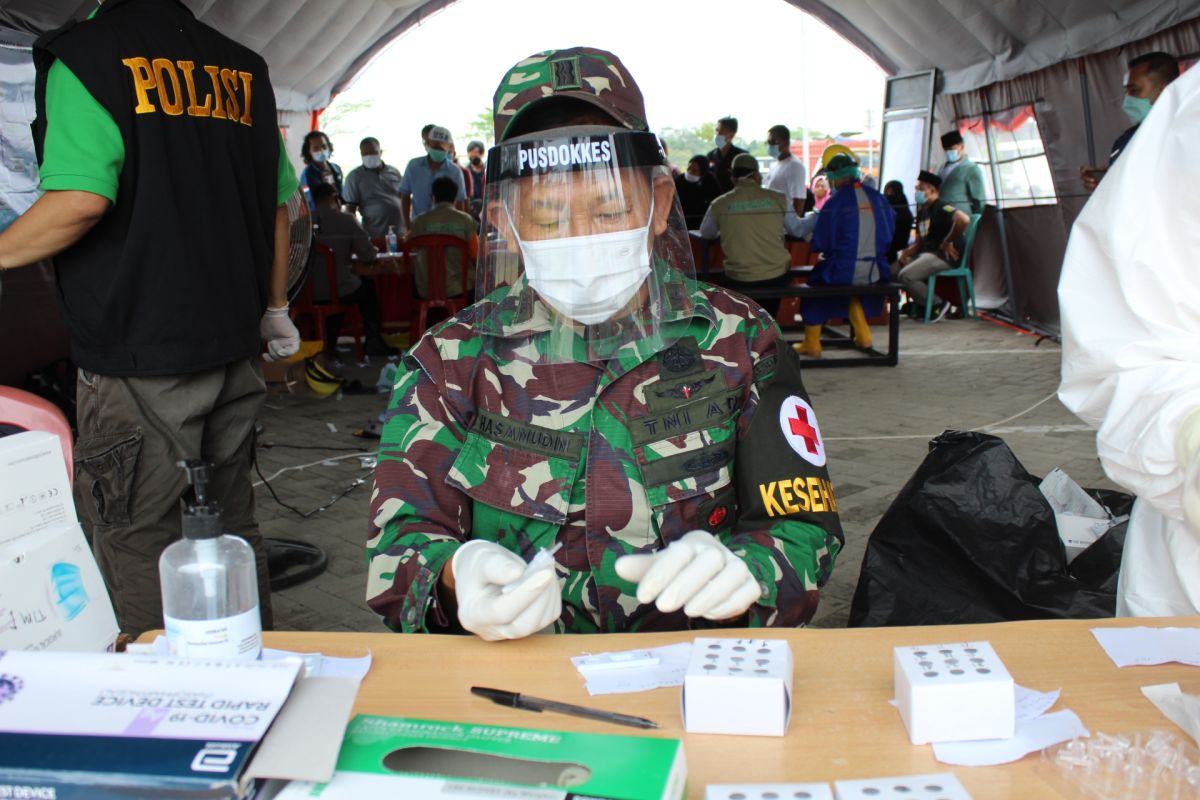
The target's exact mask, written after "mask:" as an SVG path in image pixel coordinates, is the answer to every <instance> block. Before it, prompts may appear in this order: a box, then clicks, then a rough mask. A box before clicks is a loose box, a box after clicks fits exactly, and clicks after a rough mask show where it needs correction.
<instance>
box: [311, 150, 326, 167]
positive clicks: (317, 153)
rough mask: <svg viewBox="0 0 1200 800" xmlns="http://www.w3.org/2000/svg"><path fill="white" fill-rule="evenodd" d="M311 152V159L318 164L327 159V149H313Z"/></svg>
mask: <svg viewBox="0 0 1200 800" xmlns="http://www.w3.org/2000/svg"><path fill="white" fill-rule="evenodd" d="M311 152H312V160H313V161H315V162H317V163H318V164H324V163H325V162H326V161H327V160H328V159H329V151H328V150H313V151H311Z"/></svg>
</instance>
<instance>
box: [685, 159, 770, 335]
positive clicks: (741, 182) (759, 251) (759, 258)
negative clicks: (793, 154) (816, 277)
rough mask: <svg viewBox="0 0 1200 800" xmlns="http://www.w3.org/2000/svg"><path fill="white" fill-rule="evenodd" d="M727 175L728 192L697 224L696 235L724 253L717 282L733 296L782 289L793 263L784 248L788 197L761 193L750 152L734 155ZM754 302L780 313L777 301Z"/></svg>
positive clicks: (761, 187)
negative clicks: (714, 242) (717, 244)
mask: <svg viewBox="0 0 1200 800" xmlns="http://www.w3.org/2000/svg"><path fill="white" fill-rule="evenodd" d="M730 170H731V173H730V174H731V175H732V176H733V183H734V187H733V191H729V192H726V193H725V194H723V195H721V196H720V197H718V198H717V199H716V200H714V201H713V202H712V205H711V206H709V207H708V211H707V212H706V213H705V214H704V220H703V221H702V222H701V223H700V235H701V236H703V237H704V238H705V239H716V238H718V237H719V238H720V239H721V249H722V250H724V251H725V275H724V276H723V280H720V281H719V283H720V284H721V285H722V286H725V287H727V288H729V289H733V290H734V291H735V292H736V291H737V290H738V289H758V288H763V287H772V286H786V285H787V284H788V282H789V281H791V275H790V274H789V273H788V270H789V268H790V265H791V261H792V257H791V254H790V253H789V252H788V249H787V248H786V247H785V246H784V244H783V236H784V231H785V229H784V224H783V218H784V216H785V215H786V214H787V211H788V200H787V197H786V196H785V195H784V194H783V192H776V191H774V190H772V189H764V188H763V186H762V174H761V173H760V172H759V171H758V159H756V158H755V157H754V156H752V155H750V154H749V153H739V154H738V155H736V156H734V159H733V164H732V165H731V167H730ZM757 300H758V303H759V305H761V306H762V307H763V308H765V309H766V310H767V313H769V314H770V315H771V316H775V312H776V311H778V310H779V298H778V297H772V298H757Z"/></svg>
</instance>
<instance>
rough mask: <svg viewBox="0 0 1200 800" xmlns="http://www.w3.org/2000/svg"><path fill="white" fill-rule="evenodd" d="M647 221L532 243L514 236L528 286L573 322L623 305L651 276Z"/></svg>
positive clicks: (600, 317)
mask: <svg viewBox="0 0 1200 800" xmlns="http://www.w3.org/2000/svg"><path fill="white" fill-rule="evenodd" d="M653 218H654V203H653V201H651V204H650V215H649V219H653ZM649 219H648V220H647V221H646V225H645V226H643V227H641V228H634V229H632V230H628V231H614V232H612V233H599V234H593V235H589V236H567V237H564V238H561V239H543V240H540V241H534V242H526V241H522V239H521V238H520V236H517V237H516V238H517V244H518V245H519V246H520V248H521V255H522V257H523V258H524V260H525V277H526V279H527V280H528V281H529V285H530V286H532V287H533V289H534V291H536V292H537V293H538V295H539V296H540V297H541V298H542V299H543V300H545V301H546V302H547V303H549V304H550V305H551V306H553V307H554V308H556V309H557V310H558V311H560V312H562V313H563V314H564V315H566V316H568V317H570V318H571V319H573V320H575V321H576V322H581V323H583V324H584V325H595V324H597V323H600V322H604V321H605V320H607V319H609V318H611V317H612V316H613V315H614V314H616V313H617V312H618V311H620V310H621V309H622V308H624V307H625V305H626V304H627V303H628V302H629V301H630V300H631V299H632V298H633V296H634V294H636V293H637V290H638V289H639V288H641V286H642V284H643V283H644V282H645V281H646V278H647V276H649V275H650V222H649ZM515 235H516V234H515V232H514V236H515Z"/></svg>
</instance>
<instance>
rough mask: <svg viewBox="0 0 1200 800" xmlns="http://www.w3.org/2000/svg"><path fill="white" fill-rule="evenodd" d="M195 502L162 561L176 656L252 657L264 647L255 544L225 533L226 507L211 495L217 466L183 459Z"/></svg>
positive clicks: (165, 611)
mask: <svg viewBox="0 0 1200 800" xmlns="http://www.w3.org/2000/svg"><path fill="white" fill-rule="evenodd" d="M179 466H181V467H183V469H184V470H185V471H186V472H187V476H188V483H190V484H191V485H192V489H193V493H194V500H195V502H194V503H188V504H187V507H186V508H185V510H184V512H183V538H182V539H180V540H179V541H178V542H174V543H172V544H171V545H170V546H169V547H167V549H166V550H164V551H163V554H162V557H161V558H160V559H159V560H158V574H159V578H160V580H161V582H162V599H163V622H164V627H166V630H167V644H168V646H169V647H170V650H171V655H175V656H181V657H184V658H238V659H246V660H253V659H256V658H258V656H259V653H260V652H261V651H262V618H261V617H260V616H259V612H258V573H257V572H256V570H255V565H254V549H253V548H252V547H250V545H249V544H248V543H247V542H246V540H245V539H242V538H240V537H237V536H230V535H229V534H222V532H221V508H220V506H219V505H218V504H217V503H216V502H213V501H211V500H210V499H209V497H208V482H209V480H210V478H211V476H212V465H210V464H208V463H206V462H204V461H198V460H188V461H181V462H179Z"/></svg>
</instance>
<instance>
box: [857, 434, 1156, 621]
mask: <svg viewBox="0 0 1200 800" xmlns="http://www.w3.org/2000/svg"><path fill="white" fill-rule="evenodd" d="M1039 482H1040V481H1039V479H1038V478H1036V477H1034V476H1033V475H1030V474H1029V473H1028V472H1026V471H1025V468H1024V467H1023V466H1021V463H1020V462H1019V461H1017V459H1016V456H1014V455H1013V453H1012V451H1011V450H1009V449H1008V445H1006V444H1005V443H1004V442H1003V440H1001V439H998V438H996V437H995V436H989V435H987V434H984V433H964V432H961V431H946V432H944V433H943V434H942V435H941V436H938V437H937V438H935V439H934V440H933V441H931V442H930V452H929V455H928V456H926V458H925V460H924V461H923V462H922V463H921V466H920V467H919V468H918V469H917V471H916V473H915V474H914V475H913V477H912V478H911V479H910V480H909V481H908V483H907V484H905V486H904V488H903V489H901V490H900V493H899V494H898V495H897V496H896V499H895V500H894V501H893V502H892V505H891V507H890V508H888V510H887V512H886V513H885V514H884V515H883V517H882V519H880V520H879V524H878V525H876V526H875V530H874V531H873V532H872V533H871V538H870V541H869V542H868V544H867V552H866V555H865V556H864V558H863V563H862V571H861V572H860V573H859V577H858V587H857V588H856V589H855V592H854V601H853V604H852V606H851V609H850V625H851V626H852V627H857V626H883V625H944V624H959V623H972V622H997V621H1003V620H1019V619H1051V618H1095V617H1111V616H1113V613H1114V611H1115V608H1116V584H1117V573H1118V571H1119V570H1120V565H1121V548H1122V546H1123V544H1124V540H1125V523H1121V524H1118V525H1116V526H1114V527H1113V528H1110V529H1109V531H1108V532H1107V533H1105V534H1104V535H1103V536H1102V537H1101V538H1100V539H1099V540H1097V541H1096V542H1095V543H1094V544H1092V546H1091V547H1089V548H1088V549H1087V550H1085V551H1084V552H1083V553H1081V554H1080V555H1079V556H1078V557H1077V558H1076V559H1075V560H1074V561H1073V562H1072V563H1071V565H1070V566H1068V565H1067V557H1066V552H1065V550H1064V548H1063V545H1062V541H1061V540H1060V539H1059V537H1058V529H1057V527H1056V525H1055V522H1054V512H1053V510H1052V509H1051V508H1050V504H1049V503H1048V502H1047V501H1046V499H1045V497H1043V496H1042V493H1041V491H1040V490H1039V489H1038V483H1039ZM1088 493H1089V494H1091V495H1092V496H1093V497H1094V498H1095V499H1096V500H1098V501H1099V502H1100V503H1102V504H1103V505H1104V506H1106V507H1107V508H1108V510H1109V511H1110V512H1111V513H1112V514H1113V515H1114V516H1120V515H1123V514H1128V513H1129V509H1130V507H1132V505H1133V498H1132V497H1131V496H1129V495H1127V494H1123V493H1121V492H1111V491H1100V490H1089V492H1088Z"/></svg>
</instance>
